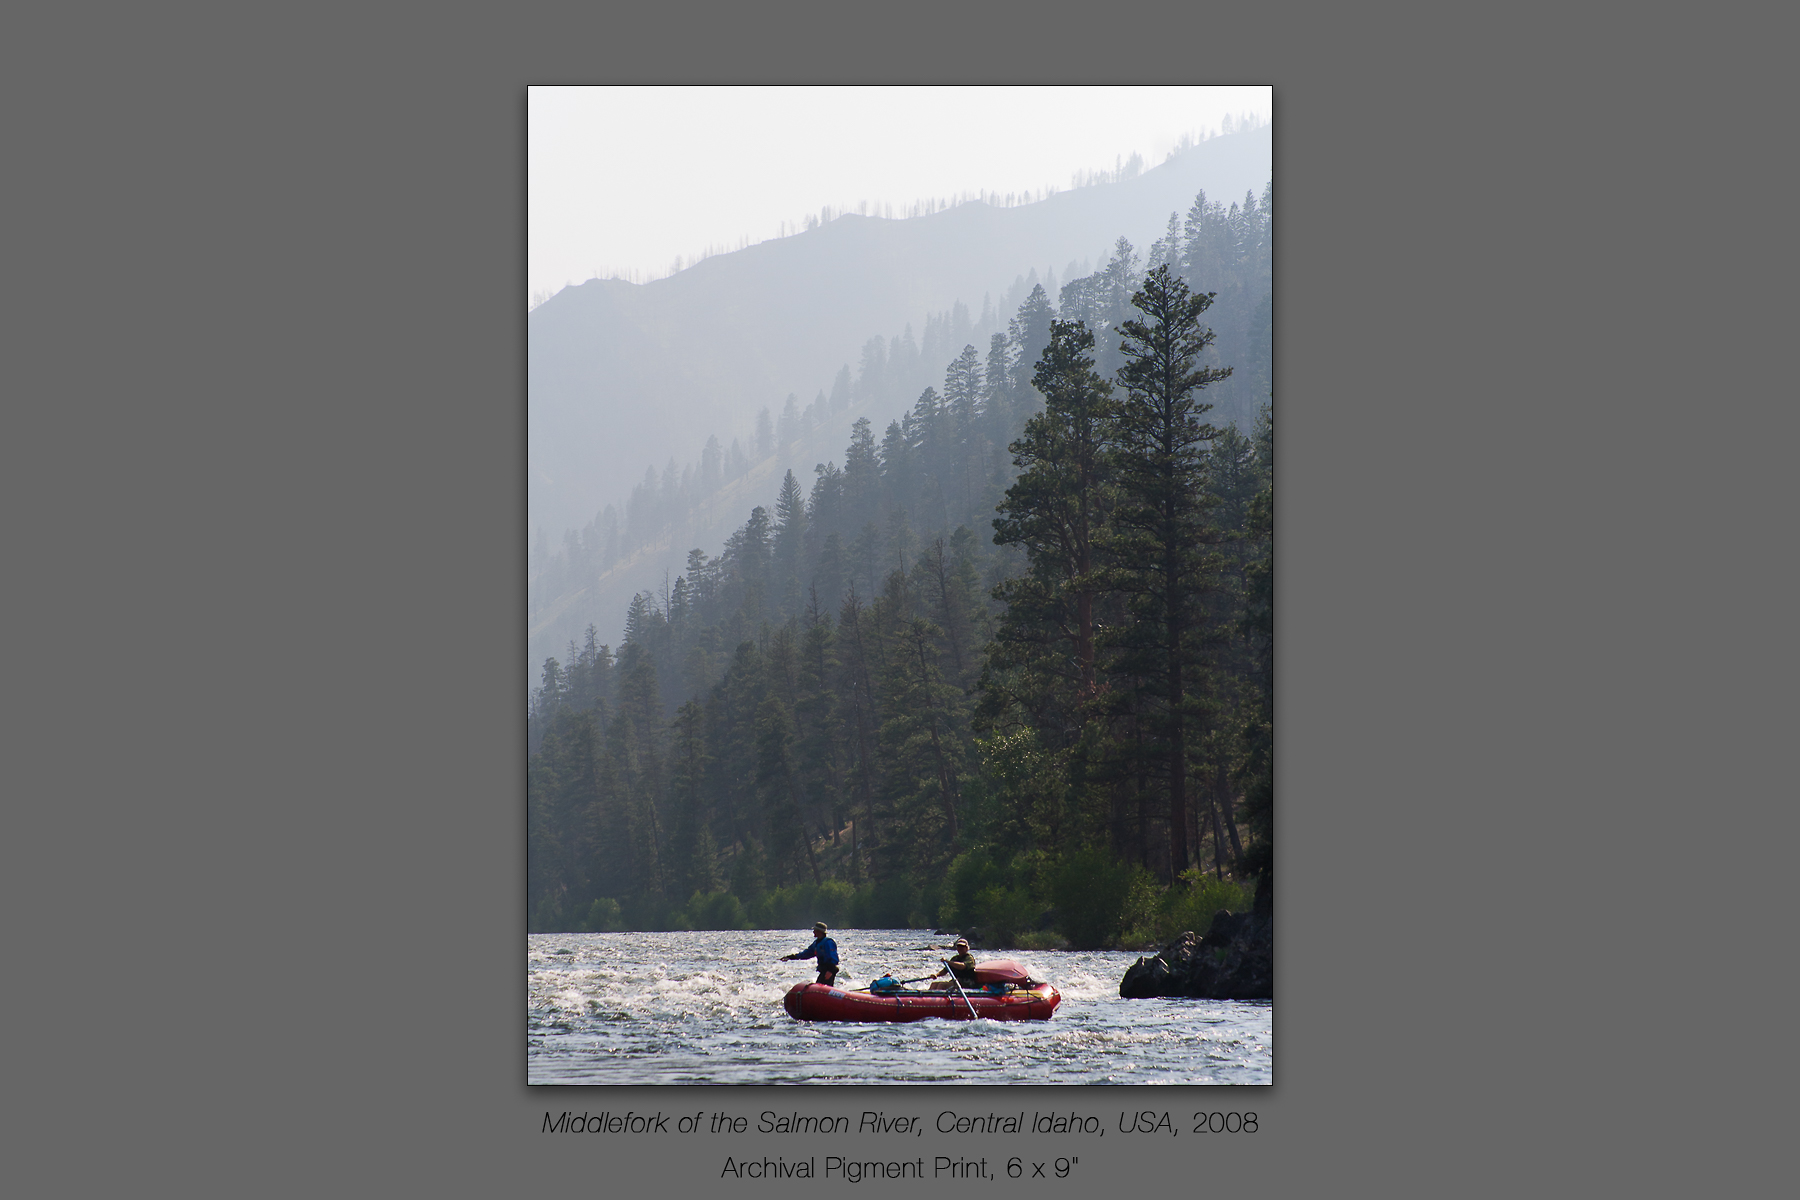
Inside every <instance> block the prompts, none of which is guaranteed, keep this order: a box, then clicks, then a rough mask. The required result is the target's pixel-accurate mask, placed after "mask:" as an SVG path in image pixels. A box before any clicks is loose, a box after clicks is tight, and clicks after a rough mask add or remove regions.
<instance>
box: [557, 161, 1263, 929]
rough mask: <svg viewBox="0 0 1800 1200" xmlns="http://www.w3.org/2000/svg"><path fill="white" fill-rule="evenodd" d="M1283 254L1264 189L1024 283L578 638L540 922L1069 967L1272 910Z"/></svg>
mask: <svg viewBox="0 0 1800 1200" xmlns="http://www.w3.org/2000/svg"><path fill="white" fill-rule="evenodd" d="M1271 252H1272V210H1271V194H1270V191H1269V190H1268V189H1265V190H1264V193H1263V195H1262V197H1261V199H1260V201H1258V200H1257V199H1256V198H1255V197H1253V196H1247V197H1246V198H1245V201H1244V203H1243V204H1242V205H1241V206H1240V205H1237V204H1233V205H1231V206H1230V208H1229V209H1227V208H1226V207H1224V206H1222V205H1220V204H1218V203H1217V202H1209V201H1208V200H1207V199H1206V197H1205V195H1204V194H1202V195H1200V196H1199V197H1197V198H1196V200H1195V203H1194V205H1193V207H1192V208H1191V209H1190V210H1189V212H1188V213H1187V214H1186V217H1185V220H1184V219H1183V218H1182V217H1181V215H1180V214H1171V216H1170V221H1169V226H1168V230H1167V232H1166V234H1165V235H1164V236H1163V237H1162V238H1160V239H1159V240H1158V241H1157V242H1156V243H1155V245H1154V246H1152V247H1151V249H1150V250H1149V251H1148V253H1147V255H1144V256H1140V255H1139V254H1138V252H1137V251H1136V250H1135V249H1134V248H1133V247H1132V246H1131V245H1130V244H1129V242H1127V241H1126V240H1125V239H1123V238H1120V239H1119V241H1118V243H1117V244H1116V246H1115V247H1114V252H1113V254H1112V257H1111V259H1110V260H1109V261H1108V262H1107V263H1106V265H1105V266H1104V267H1102V268H1101V269H1100V270H1098V271H1095V272H1093V273H1091V274H1087V275H1083V276H1080V277H1077V278H1073V279H1071V280H1069V281H1068V282H1067V283H1065V284H1064V285H1063V286H1062V287H1061V288H1060V289H1059V291H1058V294H1057V296H1056V298H1055V301H1054V303H1053V302H1052V299H1051V297H1050V295H1049V294H1048V293H1047V292H1046V291H1045V290H1044V288H1043V287H1042V286H1034V287H1032V288H1031V290H1030V292H1029V294H1028V295H1027V296H1026V297H1025V299H1024V300H1023V302H1022V303H1020V304H1019V305H1018V307H1017V309H1016V312H1015V313H1014V315H1013V316H1012V317H1011V319H1010V321H1009V323H1008V324H1007V326H1006V328H1005V330H1004V332H1001V331H995V332H993V333H992V334H991V335H990V337H989V339H988V345H987V347H986V350H985V353H984V352H983V351H981V350H978V349H977V347H976V345H975V344H974V343H972V342H971V343H968V344H965V345H964V346H963V347H962V348H961V349H960V351H958V352H956V353H955V354H954V356H953V357H951V358H950V359H949V361H948V362H947V364H946V365H945V367H944V369H943V375H942V380H941V384H934V385H933V386H927V387H925V388H924V390H923V391H922V392H920V393H919V395H918V396H917V398H916V400H915V401H913V403H912V404H911V407H910V409H909V410H908V411H907V412H906V413H905V414H904V415H902V416H901V417H899V418H898V419H896V420H894V421H892V422H890V423H889V424H888V425H887V427H886V428H885V429H884V430H882V431H881V432H880V434H879V435H878V434H877V432H876V429H875V427H874V426H873V425H872V424H871V422H870V421H869V420H868V419H867V418H866V417H864V418H859V419H857V420H856V421H855V422H854V424H853V425H852V426H851V428H850V431H849V444H848V446H847V447H846V449H845V451H844V458H843V464H842V466H839V465H838V464H837V463H835V462H832V463H822V464H819V465H818V466H817V467H816V468H815V469H814V471H813V478H812V479H811V480H809V481H804V482H803V481H802V480H801V479H800V478H797V477H796V476H795V474H794V472H792V471H791V470H790V471H788V472H787V473H786V474H785V476H784V477H783V478H782V480H781V483H780V488H779V491H778V493H777V494H776V496H775V497H774V498H773V502H772V504H771V505H769V506H767V507H764V506H757V507H755V508H754V509H753V510H752V511H751V512H750V514H749V517H748V519H747V520H746V521H745V522H744V524H743V525H742V527H741V528H739V529H738V530H737V531H736V532H735V533H734V534H732V536H731V537H730V538H729V539H728V540H727V541H726V543H725V545H724V546H723V547H722V548H721V550H720V552H719V553H718V554H716V555H711V556H709V555H708V554H707V553H706V552H705V551H703V550H701V549H694V550H692V551H691V552H690V553H689V554H688V559H687V566H686V569H685V571H683V572H682V573H681V574H680V575H679V576H678V577H677V578H675V579H674V580H673V581H672V582H671V583H669V584H668V585H667V586H665V587H664V588H662V589H661V590H660V592H659V593H656V594H651V593H644V594H640V595H638V596H637V597H635V598H634V599H633V600H632V602H631V605H630V609H629V611H628V612H627V614H626V624H625V631H624V637H623V640H622V641H621V643H620V644H619V646H618V649H617V651H616V653H615V652H614V650H613V648H612V647H610V646H608V645H604V644H601V643H600V642H599V640H598V636H597V633H596V631H595V630H594V629H593V628H591V627H590V628H589V630H588V633H587V637H586V639H585V643H584V644H580V645H574V644H572V645H570V647H569V649H568V651H567V653H566V654H565V655H564V656H563V657H562V658H561V659H557V658H551V659H549V660H547V661H546V662H545V663H544V664H543V667H542V674H541V678H540V680H539V682H538V684H537V685H536V687H535V688H534V690H533V694H532V697H531V706H530V712H529V718H528V719H529V748H530V761H529V767H528V823H529V829H528V857H529V867H528V920H529V927H530V929H531V930H533V931H536V932H547V931H561V930H582V929H589V930H606V929H625V928H637V929H669V928H675V929H679V928H742V927H749V926H765V927H775V926H789V925H793V926H804V925H806V924H809V923H810V922H811V921H812V920H814V919H824V920H826V921H829V922H832V923H833V924H844V925H851V926H863V927H892V926H908V925H910V926H922V925H956V926H958V927H959V928H963V929H967V930H972V931H978V936H979V937H980V938H981V940H982V941H983V942H984V943H986V944H990V945H999V944H1008V945H1014V946H1021V947H1026V948H1031V947H1055V946H1073V947H1078V948H1087V947H1099V946H1107V945H1116V944H1129V945H1136V944H1144V943H1147V942H1149V941H1152V940H1156V939H1160V938H1164V937H1167V936H1170V935H1171V934H1172V933H1174V932H1179V931H1180V930H1181V929H1185V928H1196V927H1198V928H1200V929H1204V928H1205V922H1206V919H1207V918H1208V917H1210V915H1211V913H1212V911H1214V910H1216V909H1217V908H1220V907H1230V908H1234V909H1241V908H1245V907H1248V906H1249V904H1250V899H1251V896H1252V894H1254V893H1255V892H1256V891H1257V889H1260V890H1261V894H1260V895H1259V897H1258V901H1259V903H1265V904H1266V903H1270V902H1271V898H1272V863H1273V856H1272V817H1273V810H1272V800H1273V786H1272V745H1273V718H1272V714H1273V643H1272V633H1273V567H1272V563H1273V454H1274V429H1273V416H1272V408H1271V397H1272V392H1273V388H1272V380H1271V366H1270V363H1271V355H1270V326H1271V315H1270V314H1271V311H1272V299H1273V297H1272V287H1271V273H1270V257H1271ZM1220 317H1224V318H1225V319H1226V320H1227V321H1228V323H1229V325H1230V327H1231V329H1232V332H1233V334H1234V336H1232V338H1231V339H1230V340H1231V342H1232V344H1233V345H1234V347H1235V349H1236V350H1237V351H1238V353H1237V354H1235V355H1234V356H1233V357H1234V358H1235V359H1236V361H1222V356H1221V353H1220V341H1221V339H1220V337H1219V336H1218V335H1217V334H1216V333H1215V330H1214V327H1213V323H1214V321H1215V320H1216V319H1218V318H1220ZM931 333H932V334H933V336H932V338H931V339H930V340H931V342H932V343H933V347H934V348H936V346H938V345H941V344H942V339H941V331H940V330H937V329H933V330H931ZM870 369H871V368H870V363H869V362H867V361H865V363H864V375H865V376H866V375H867V374H868V372H869V370H870ZM851 386H852V383H851V380H850V376H849V372H848V369H847V368H846V370H845V371H844V372H842V373H841V374H840V377H839V380H838V381H837V384H836V385H834V391H833V394H832V395H825V394H821V395H820V397H818V398H817V399H816V400H815V401H814V403H813V405H812V406H811V407H810V408H807V409H805V410H798V409H797V406H796V405H795V404H793V403H790V405H789V411H786V412H784V413H783V414H782V416H781V418H780V422H779V424H777V422H775V421H774V420H771V419H770V418H768V417H767V416H765V419H764V426H765V428H766V437H767V439H768V441H767V442H765V441H763V439H764V437H765V433H764V429H759V430H758V439H757V440H758V441H759V443H761V444H759V445H758V446H757V447H756V449H757V450H758V451H763V450H765V449H766V448H767V445H768V443H769V442H773V441H775V440H778V439H781V438H782V437H784V436H785V435H787V434H788V433H789V431H790V429H791V428H793V426H791V425H790V424H789V423H790V422H799V421H805V422H807V423H808V424H809V425H810V424H811V423H812V422H815V421H824V420H827V419H829V417H830V416H831V415H832V414H833V412H835V411H839V410H841V409H842V408H843V407H844V401H843V399H842V397H841V396H840V394H839V393H840V392H846V393H847V391H848V389H849V388H850V387H851ZM1221 397H1227V398H1229V399H1230V400H1231V401H1233V403H1231V404H1230V405H1229V407H1228V408H1227V409H1225V410H1224V411H1222V412H1221V411H1217V406H1216V405H1215V400H1217V399H1219V398H1221ZM1228 418H1229V419H1228ZM1215 422H1216V423H1215ZM733 450H735V451H737V454H736V455H735V456H734V455H733V454H732V453H731V452H727V451H725V450H723V448H721V447H718V446H717V444H716V443H710V444H709V445H708V447H707V450H706V452H705V453H704V454H703V458H702V464H703V465H702V466H701V468H700V469H699V470H698V471H696V472H690V473H689V482H690V483H691V485H692V486H695V487H700V486H705V485H706V483H707V481H709V480H712V479H718V478H723V477H724V475H725V474H726V473H727V472H729V471H731V470H733V469H734V466H735V463H736V461H737V458H739V457H742V455H743V451H742V449H741V448H740V447H733ZM665 478H666V476H665ZM653 482H654V481H653V480H647V481H646V487H648V486H649V485H650V484H651V483H653ZM679 486H680V484H679V481H676V492H675V494H676V496H677V497H678V496H679ZM740 511H741V510H740ZM609 536H610V537H617V536H618V531H617V530H616V529H615V531H613V532H612V533H611V534H609ZM613 544H614V545H616V544H617V543H616V542H614V543H613ZM539 553H540V554H543V553H544V551H543V550H540V551H539Z"/></svg>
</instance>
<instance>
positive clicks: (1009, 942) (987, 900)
mask: <svg viewBox="0 0 1800 1200" xmlns="http://www.w3.org/2000/svg"><path fill="white" fill-rule="evenodd" d="M1042 910H1043V905H1041V904H1039V903H1038V902H1037V901H1036V900H1034V899H1033V898H1032V896H1031V893H1030V892H1029V891H1028V890H1026V889H1024V888H1010V887H1002V886H1000V885H998V884H996V885H994V886H992V887H988V888H984V889H983V890H982V891H981V892H980V893H979V894H978V895H976V897H975V899H974V902H973V904H972V905H971V908H970V919H969V922H968V924H970V925H972V926H974V927H976V928H978V929H980V930H981V937H982V940H983V941H984V942H986V943H987V944H988V945H989V946H1017V945H1020V944H1021V943H1020V941H1019V939H1020V937H1022V936H1023V935H1025V934H1026V933H1029V932H1032V928H1031V927H1032V926H1033V925H1035V924H1037V918H1038V914H1039V913H1040V912H1041V911H1042Z"/></svg>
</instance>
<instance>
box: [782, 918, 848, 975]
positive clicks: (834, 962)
mask: <svg viewBox="0 0 1800 1200" xmlns="http://www.w3.org/2000/svg"><path fill="white" fill-rule="evenodd" d="M796 958H817V959H818V960H819V982H820V983H824V984H831V983H836V982H837V973H838V952H837V943H836V942H834V941H832V940H831V939H830V938H828V937H826V936H825V922H823V921H820V922H819V923H818V924H816V925H814V926H813V944H812V945H810V946H808V947H807V948H806V949H804V950H802V951H800V953H798V954H784V955H782V956H781V961H782V962H792V961H794V960H795V959H796Z"/></svg>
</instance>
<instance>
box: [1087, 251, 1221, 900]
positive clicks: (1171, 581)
mask: <svg viewBox="0 0 1800 1200" xmlns="http://www.w3.org/2000/svg"><path fill="white" fill-rule="evenodd" d="M1133 303H1134V304H1135V305H1136V307H1137V308H1138V309H1139V311H1140V312H1141V313H1142V314H1143V315H1142V317H1141V318H1136V319H1133V320H1129V321H1126V322H1125V323H1124V324H1123V326H1122V327H1121V332H1122V334H1123V335H1124V338H1123V342H1122V343H1121V346H1120V353H1121V355H1122V356H1123V358H1124V360H1125V364H1124V366H1122V367H1121V368H1120V369H1119V372H1118V375H1119V382H1120V383H1121V384H1122V385H1123V386H1124V388H1125V392H1126V395H1125V399H1124V400H1123V401H1122V402H1121V404H1120V405H1119V407H1118V409H1117V410H1116V413H1115V415H1114V418H1113V433H1112V437H1111V441H1112V443H1113V445H1114V447H1115V454H1114V462H1115V465H1116V471H1117V485H1118V503H1117V505H1116V507H1115V508H1114V509H1113V511H1112V514H1111V519H1110V524H1109V528H1108V532H1107V536H1106V538H1105V539H1104V543H1105V549H1106V551H1107V554H1108V559H1109V563H1108V566H1107V568H1106V571H1105V573H1104V579H1105V582H1106V583H1107V584H1108V585H1109V586H1110V587H1111V588H1112V589H1113V590H1115V591H1117V592H1119V593H1120V594H1121V595H1122V596H1123V597H1124V598H1125V600H1126V603H1127V608H1128V611H1129V613H1130V615H1131V618H1132V619H1131V620H1130V621H1129V622H1128V623H1126V624H1124V625H1122V626H1121V627H1119V628H1117V629H1115V630H1112V631H1109V632H1108V634H1107V636H1106V641H1107V642H1108V643H1109V644H1110V645H1111V647H1112V648H1113V659H1112V662H1111V663H1110V664H1109V670H1111V671H1112V672H1113V673H1114V674H1116V675H1118V676H1125V677H1130V678H1131V679H1132V680H1133V681H1134V684H1135V686H1136V687H1137V688H1138V689H1139V691H1140V692H1141V693H1142V694H1143V695H1144V696H1145V697H1146V698H1147V699H1148V700H1149V702H1150V707H1149V708H1148V709H1147V711H1145V712H1144V713H1143V714H1142V717H1141V721H1140V723H1141V725H1142V728H1143V730H1144V734H1145V738H1144V742H1145V748H1144V751H1143V753H1144V754H1145V755H1146V756H1147V761H1146V762H1145V765H1146V766H1147V767H1150V768H1151V769H1153V770H1154V771H1155V773H1156V775H1157V776H1158V777H1159V778H1158V782H1159V783H1160V785H1161V786H1162V787H1163V788H1164V789H1166V795H1167V799H1168V814H1169V872H1170V876H1171V878H1173V877H1176V876H1179V875H1180V874H1181V872H1182V871H1185V870H1186V869H1187V867H1188V861H1189V860H1188V847H1187V828H1188V800H1189V795H1188V792H1189V788H1188V754H1189V733H1190V730H1191V729H1192V728H1193V727H1194V726H1195V725H1197V724H1199V723H1200V722H1201V721H1202V719H1203V717H1204V716H1205V713H1206V707H1207V706H1206V703H1205V691H1204V685H1203V681H1202V680H1201V679H1200V678H1199V676H1200V675H1201V673H1202V672H1203V670H1204V649H1205V647H1204V645H1203V641H1204V637H1205V634H1206V632H1207V631H1206V622H1205V617H1204V614H1203V612H1202V611H1201V607H1200V600H1201V598H1202V597H1203V595H1204V594H1205V593H1206V592H1207V591H1208V590H1209V589H1211V588H1213V587H1215V586H1216V580H1217V575H1218V572H1219V569H1220V564H1219V556H1218V555H1217V553H1216V552H1215V551H1214V550H1213V549H1212V544H1213V543H1214V542H1216V541H1217V540H1218V539H1217V535H1216V533H1215V531H1214V529H1213V527H1212V524H1211V521H1210V520H1209V512H1208V508H1209V507H1210V500H1211V496H1210V495H1209V493H1208V492H1207V491H1206V489H1205V487H1204V472H1205V456H1206V452H1207V448H1208V445H1209V444H1210V443H1211V441H1212V440H1213V438H1215V437H1216V436H1217V434H1218V431H1217V430H1216V429H1214V428H1213V427H1212V426H1211V425H1210V424H1207V423H1206V422H1205V421H1204V420H1203V417H1204V415H1205V413H1206V411H1207V410H1208V409H1209V408H1211V407H1212V406H1211V405H1210V404H1207V403H1205V402H1202V401H1201V400H1199V398H1198V396H1197V393H1198V392H1199V391H1200V390H1201V389H1202V388H1204V387H1206V386H1207V385H1208V384H1211V383H1214V382H1216V381H1218V380H1220V379H1223V378H1225V377H1226V376H1227V375H1228V374H1229V373H1230V372H1229V368H1227V369H1225V370H1217V369H1213V368H1207V367H1199V366H1196V360H1197V359H1198V358H1199V357H1200V355H1201V353H1202V352H1203V351H1204V350H1205V349H1206V347H1207V346H1208V345H1209V344H1210V343H1211V342H1212V340H1213V334H1212V331H1211V330H1209V329H1207V328H1205V327H1204V326H1202V325H1201V323H1200V317H1201V314H1203V313H1204V312H1205V311H1206V309H1207V307H1208V306H1209V305H1210V304H1211V303H1212V296H1211V295H1210V294H1201V295H1195V294H1193V293H1191V292H1189V290H1188V288H1187V285H1186V284H1185V283H1183V282H1182V281H1181V279H1180V278H1179V277H1178V276H1176V275H1175V274H1174V272H1173V271H1171V270H1170V269H1169V268H1168V267H1167V266H1163V267H1158V268H1157V269H1156V270H1155V271H1152V272H1151V273H1150V275H1149V277H1148V278H1146V280H1145V281H1144V286H1143V288H1142V290H1141V291H1139V292H1138V293H1137V295H1136V296H1134V297H1133Z"/></svg>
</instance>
